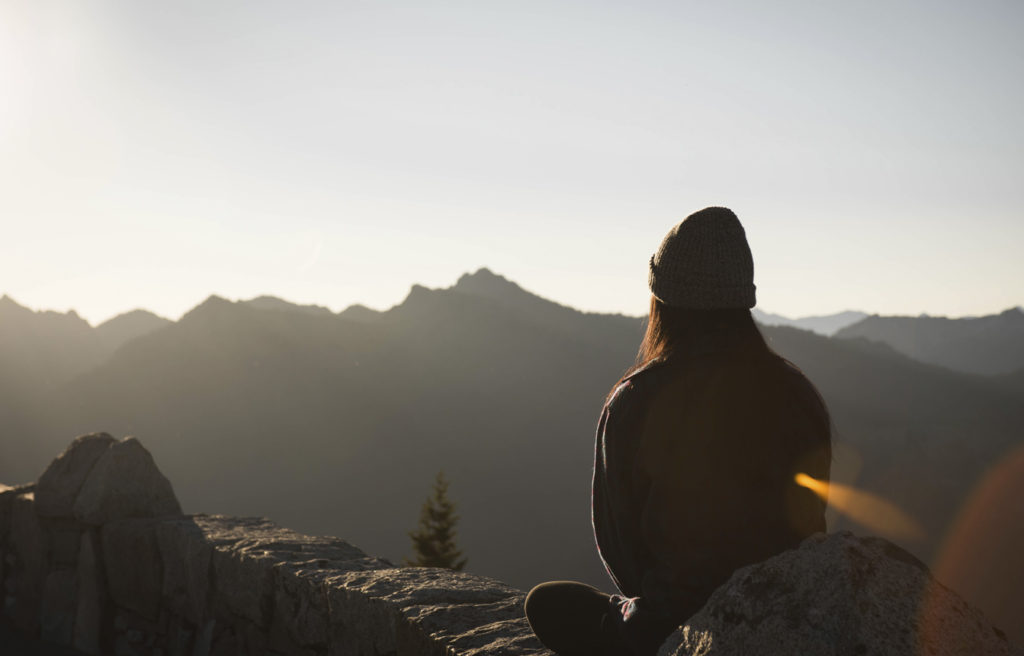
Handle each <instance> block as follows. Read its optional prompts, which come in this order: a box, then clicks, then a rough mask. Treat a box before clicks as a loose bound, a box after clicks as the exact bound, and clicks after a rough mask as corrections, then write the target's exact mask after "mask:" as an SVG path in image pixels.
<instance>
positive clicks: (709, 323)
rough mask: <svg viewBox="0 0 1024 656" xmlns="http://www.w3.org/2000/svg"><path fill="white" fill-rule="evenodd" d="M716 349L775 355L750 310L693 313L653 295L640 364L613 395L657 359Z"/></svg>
mask: <svg viewBox="0 0 1024 656" xmlns="http://www.w3.org/2000/svg"><path fill="white" fill-rule="evenodd" d="M713 349H727V350H729V351H734V352H737V353H739V352H746V353H758V352H760V353H765V354H771V353H774V351H772V349H771V347H769V346H768V344H767V342H765V341H764V337H763V336H762V335H761V331H760V330H759V329H758V327H757V324H755V323H754V318H753V317H752V316H751V315H750V310H747V309H724V310H692V309H689V308H678V307H672V306H669V305H666V304H665V303H662V302H661V301H659V300H658V298H657V297H656V296H651V309H650V312H649V313H648V315H647V327H646V329H645V331H644V337H643V340H642V341H641V342H640V349H639V351H638V352H637V355H636V361H635V363H634V364H633V366H632V367H630V368H629V369H628V370H627V371H626V373H625V374H623V376H622V378H620V379H619V380H618V381H617V382H616V383H615V385H614V386H613V387H612V392H611V393H614V391H615V388H616V387H618V386H619V384H620V383H622V381H624V380H625V379H626V378H628V377H630V376H631V375H633V374H634V373H636V372H637V371H638V370H640V369H643V368H644V367H646V366H648V365H650V364H651V363H652V362H654V361H655V360H663V361H671V360H675V359H678V358H680V357H683V356H685V355H686V354H693V353H700V352H704V351H709V350H713ZM611 393H609V397H610V396H611Z"/></svg>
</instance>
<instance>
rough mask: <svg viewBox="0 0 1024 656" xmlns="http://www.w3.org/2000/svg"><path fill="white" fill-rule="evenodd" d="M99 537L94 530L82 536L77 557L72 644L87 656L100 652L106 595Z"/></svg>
mask: <svg viewBox="0 0 1024 656" xmlns="http://www.w3.org/2000/svg"><path fill="white" fill-rule="evenodd" d="M98 543H99V537H98V536H97V535H96V534H95V532H94V531H89V532H87V533H83V534H82V544H81V546H80V547H79V557H78V605H77V607H76V608H75V631H74V637H73V644H74V646H75V649H79V650H81V651H82V652H85V653H86V654H99V653H100V622H101V620H102V613H103V597H104V595H105V587H104V578H103V572H102V569H101V564H100V560H99V549H98Z"/></svg>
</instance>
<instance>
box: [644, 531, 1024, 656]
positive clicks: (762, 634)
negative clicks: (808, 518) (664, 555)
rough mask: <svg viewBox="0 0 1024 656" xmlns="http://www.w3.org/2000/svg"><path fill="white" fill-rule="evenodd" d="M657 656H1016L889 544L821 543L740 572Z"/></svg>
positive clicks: (843, 539)
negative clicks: (850, 655) (811, 655)
mask: <svg viewBox="0 0 1024 656" xmlns="http://www.w3.org/2000/svg"><path fill="white" fill-rule="evenodd" d="M658 654H659V656H698V655H699V656H730V655H734V654H735V655H741V654H762V655H765V656H774V655H775V654H779V655H781V654H786V655H787V656H788V655H790V654H820V655H829V654H837V655H838V654H843V655H845V654H865V655H866V654H871V655H873V656H874V655H877V656H889V655H892V656H896V655H897V654H898V655H901V656H902V655H904V654H928V655H929V656H952V655H954V654H956V655H960V654H962V655H965V656H966V655H975V654H991V655H1000V656H1002V655H1007V656H1009V655H1016V656H1024V650H1021V649H1019V648H1017V647H1015V646H1013V645H1011V644H1010V643H1009V642H1008V640H1007V639H1006V636H1005V635H1004V634H1003V633H1002V632H1001V631H999V630H998V629H995V628H993V627H992V625H991V624H990V623H989V622H987V621H986V620H985V618H984V617H983V616H982V615H981V613H980V612H979V611H978V610H976V609H975V608H972V607H971V606H969V605H968V604H967V603H966V602H965V601H964V600H963V599H961V598H960V597H959V596H957V595H956V594H955V593H954V592H952V591H951V590H949V589H947V588H946V587H944V586H943V585H941V584H940V583H938V582H936V581H935V580H934V579H933V578H932V576H931V574H930V573H929V572H928V569H927V567H925V566H924V564H922V563H921V562H920V561H918V560H917V559H916V558H914V557H913V556H911V555H910V554H908V553H907V552H906V551H904V550H903V549H901V548H899V547H897V546H896V545H894V544H892V543H890V542H887V541H886V540H883V539H881V538H875V537H863V538H861V537H856V536H854V535H853V534H851V533H849V532H846V531H844V532H840V533H835V534H832V535H828V536H826V535H823V534H818V535H814V536H812V537H810V538H808V539H807V540H805V541H804V542H803V544H801V545H800V547H799V548H798V549H794V550H791V551H787V552H785V553H782V554H779V555H778V556H775V557H774V558H771V559H769V560H767V561H765V562H763V563H758V564H756V565H750V566H748V567H744V568H742V569H740V570H737V571H736V572H735V573H734V574H733V576H732V578H730V579H729V581H728V582H726V583H725V585H723V586H722V587H720V588H719V589H718V590H716V591H715V592H714V594H712V595H711V597H710V598H709V599H708V602H707V604H705V606H704V608H702V609H701V610H700V611H699V612H698V613H697V614H696V615H694V616H693V617H691V618H690V619H689V620H688V621H687V623H686V625H684V626H683V627H680V629H679V630H677V631H676V632H675V633H674V634H673V635H672V636H670V637H669V639H668V640H667V641H666V642H665V644H664V645H662V647H661V649H660V650H659V652H658Z"/></svg>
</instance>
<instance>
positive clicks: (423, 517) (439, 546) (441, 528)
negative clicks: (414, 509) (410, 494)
mask: <svg viewBox="0 0 1024 656" xmlns="http://www.w3.org/2000/svg"><path fill="white" fill-rule="evenodd" d="M458 521H459V516H458V515H456V514H455V504H454V503H452V501H451V500H450V499H449V498H448V481H447V479H445V477H444V471H439V472H437V478H436V479H435V480H434V491H433V494H431V496H429V497H428V498H427V500H426V501H425V502H424V503H423V509H422V510H421V511H420V523H419V526H418V527H417V528H416V530H415V531H410V532H409V537H410V538H411V539H412V549H413V558H412V559H408V558H407V559H406V560H405V562H404V564H405V565H406V566H408V567H446V568H448V569H453V570H456V571H461V570H462V568H463V567H465V566H466V559H465V558H463V557H462V551H460V550H459V549H458V548H457V547H456V546H455V524H456V523H457V522H458Z"/></svg>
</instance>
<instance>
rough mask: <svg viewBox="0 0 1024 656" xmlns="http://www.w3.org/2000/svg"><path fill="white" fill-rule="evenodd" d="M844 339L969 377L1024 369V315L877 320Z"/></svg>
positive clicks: (851, 329)
mask: <svg viewBox="0 0 1024 656" xmlns="http://www.w3.org/2000/svg"><path fill="white" fill-rule="evenodd" d="M835 336H836V337H839V338H843V339H845V338H850V337H863V338H865V339H870V340H874V341H877V342H884V343H886V344H888V345H890V346H892V347H893V348H894V349H896V350H898V351H900V352H901V353H905V354H907V355H909V356H910V357H912V358H914V359H915V360H920V361H921V362H928V363H930V364H937V365H940V366H943V367H948V368H950V369H955V370H956V371H963V372H966V373H974V374H983V375H992V374H1005V373H1010V372H1012V371H1015V370H1017V369H1020V368H1022V367H1024V310H1021V308H1019V307H1016V308H1011V309H1009V310H1006V311H1004V312H1002V313H1000V314H994V315H990V316H985V317H969V318H963V319H948V318H946V317H929V316H927V315H923V316H920V317H882V316H878V315H872V316H870V317H867V318H865V319H863V320H862V321H859V322H857V323H855V324H852V325H850V326H847V327H845V328H843V329H842V330H839V331H838V332H837V333H836V335H835Z"/></svg>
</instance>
